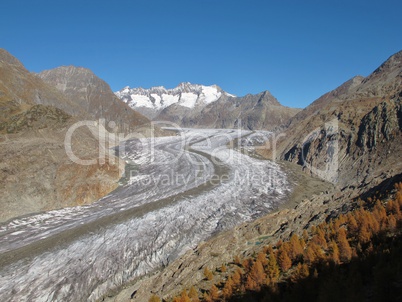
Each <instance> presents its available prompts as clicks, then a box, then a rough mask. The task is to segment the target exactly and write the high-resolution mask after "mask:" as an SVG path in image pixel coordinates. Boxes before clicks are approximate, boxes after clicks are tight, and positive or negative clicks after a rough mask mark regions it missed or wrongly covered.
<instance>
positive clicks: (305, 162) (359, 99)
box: [262, 52, 402, 188]
mask: <svg viewBox="0 0 402 302" xmlns="http://www.w3.org/2000/svg"><path fill="white" fill-rule="evenodd" d="M401 99H402V52H399V53H397V54H395V55H393V56H392V57H390V58H389V59H388V60H387V61H386V62H385V63H384V64H382V65H381V66H380V67H379V68H378V69H376V70H375V71H374V72H373V73H372V74H371V75H369V76H368V77H366V78H363V77H355V78H353V79H351V80H349V81H347V82H346V83H344V84H343V85H341V86H340V87H338V88H337V89H335V90H333V91H331V92H329V93H327V94H325V95H323V96H322V97H320V98H319V99H318V100H316V101H315V102H313V103H312V104H311V105H310V106H308V107H307V108H306V109H304V110H303V111H301V112H300V113H298V114H297V115H296V116H294V117H293V118H292V119H291V120H290V121H289V123H288V124H287V125H286V126H285V127H284V128H283V129H282V139H280V140H279V143H278V144H277V149H276V157H277V158H279V159H283V160H287V161H291V162H295V163H297V164H299V165H301V166H304V168H305V171H308V172H311V173H312V174H315V175H316V176H320V177H322V178H324V179H327V180H329V181H331V182H333V183H336V184H337V185H338V186H339V187H340V188H344V187H346V186H355V187H357V186H360V187H365V186H370V183H371V180H372V179H373V178H375V177H378V176H379V175H384V176H385V175H386V176H393V175H395V173H400V171H401V170H402V166H401V154H402V129H401V109H400V108H401ZM262 153H263V154H264V155H265V156H268V157H271V156H273V153H272V150H268V149H267V150H264V151H262Z"/></svg>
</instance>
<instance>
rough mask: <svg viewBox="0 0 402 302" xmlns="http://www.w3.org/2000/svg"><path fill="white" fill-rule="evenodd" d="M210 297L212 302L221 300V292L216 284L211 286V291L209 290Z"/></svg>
mask: <svg viewBox="0 0 402 302" xmlns="http://www.w3.org/2000/svg"><path fill="white" fill-rule="evenodd" d="M209 295H210V296H211V299H212V301H214V300H218V299H219V290H218V288H217V287H216V286H215V284H214V285H212V286H211V289H210V290H209Z"/></svg>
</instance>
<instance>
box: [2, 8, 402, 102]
mask: <svg viewBox="0 0 402 302" xmlns="http://www.w3.org/2000/svg"><path fill="white" fill-rule="evenodd" d="M401 11H402V1H400V0H398V1H396V0H395V1H392V0H382V1H371V0H366V1H353V0H351V1H344V0H340V1H323V0H321V1H309V0H306V1H300V0H297V1H290V0H281V1H280V0H275V1H267V0H265V1H263V0H258V1H257V0H247V1H236V0H230V1H229V0H198V1H196V0H186V1H184V0H171V1H168V0H163V1H162V0H158V1H156V0H148V1H146V0H141V1H136V0H133V1H120V0H115V1H110V0H108V1H102V0H99V1H85V0H80V1H76V0H63V1H59V0H52V1H43V0H35V1H32V0H28V1H19V0H4V1H1V3H0V47H1V48H5V49H7V50H8V51H9V52H11V53H12V54H13V55H15V56H16V57H17V58H18V59H20V60H21V61H22V63H23V64H24V65H25V66H26V67H27V69H29V70H30V71H34V72H39V71H41V70H45V69H51V68H55V67H57V66H61V65H76V66H83V67H87V68H90V69H91V70H93V71H94V72H95V73H96V74H97V75H98V76H99V77H101V78H102V79H104V80H105V81H107V82H108V83H109V84H110V86H111V88H112V89H113V90H114V91H115V90H118V89H121V88H123V87H124V86H127V85H129V86H131V87H139V86H141V87H144V88H149V87H151V86H159V85H163V86H165V87H167V88H173V87H175V86H176V85H177V84H179V83H180V82H192V83H199V84H206V85H209V84H217V85H219V86H221V87H222V88H223V89H224V90H226V91H228V92H230V93H233V94H236V95H239V96H241V95H244V94H247V93H258V92H261V91H264V90H269V91H270V92H271V93H272V94H273V95H274V96H276V97H277V98H278V100H279V101H280V102H281V103H282V104H284V105H287V106H293V107H305V106H307V105H308V104H309V103H311V102H312V101H314V100H315V99H316V98H318V97H319V96H320V95H322V94H324V93H325V92H327V91H329V90H332V89H334V88H336V87H337V86H338V85H340V84H341V83H343V82H344V81H346V80H348V79H349V78H351V77H353V76H354V75H358V74H360V75H363V76H367V75H368V74H370V73H371V72H372V71H373V70H374V69H375V68H377V67H378V66H379V65H380V64H381V63H382V62H383V61H385V60H386V59H387V58H388V57H389V56H390V55H392V54H394V53H395V52H397V51H399V50H401V49H402V39H401V37H402V22H401V16H400V13H401Z"/></svg>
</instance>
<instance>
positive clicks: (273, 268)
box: [266, 251, 280, 283]
mask: <svg viewBox="0 0 402 302" xmlns="http://www.w3.org/2000/svg"><path fill="white" fill-rule="evenodd" d="M266 272H267V277H268V279H269V281H270V282H271V283H276V282H278V279H279V274H280V272H279V266H278V262H277V261H276V257H275V254H274V252H273V251H272V252H271V253H270V254H269V258H268V264H267V268H266Z"/></svg>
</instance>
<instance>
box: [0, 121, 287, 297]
mask: <svg viewBox="0 0 402 302" xmlns="http://www.w3.org/2000/svg"><path fill="white" fill-rule="evenodd" d="M255 134H256V132H251V131H244V130H223V129H217V130H209V129H182V131H181V132H180V133H179V135H177V136H172V137H162V138H152V139H137V140H129V141H126V142H124V143H122V144H121V145H120V146H119V148H118V150H119V156H120V157H121V158H123V159H124V160H125V161H126V162H127V167H129V169H126V172H128V173H126V175H125V177H124V178H122V183H121V186H120V187H119V188H118V189H117V190H115V191H114V192H112V193H110V194H109V195H108V196H106V197H104V198H102V199H100V200H99V201H97V202H95V203H94V204H92V205H87V206H81V207H74V208H66V209H61V210H56V211H49V212H45V213H40V214H35V215H31V216H28V217H22V218H17V219H14V220H12V221H10V222H8V223H5V224H2V225H0V239H1V242H2V244H1V246H0V255H1V259H2V260H0V300H1V301H97V300H98V299H101V298H102V296H104V295H105V294H106V293H107V292H109V291H110V290H113V289H116V288H118V287H119V286H121V285H123V284H124V283H126V282H128V281H130V280H133V279H135V278H138V277H140V276H143V275H144V274H147V273H150V272H152V271H154V270H155V269H159V268H161V267H163V266H164V265H166V264H167V263H169V262H170V261H172V260H173V259H175V258H177V257H178V256H179V255H181V254H182V253H184V252H185V251H187V250H188V249H191V248H195V247H196V245H197V244H198V243H199V242H200V241H202V240H205V239H207V238H208V237H210V236H211V235H212V234H214V233H216V232H218V231H221V230H225V229H228V228H231V227H233V226H235V225H237V224H239V223H242V222H245V221H249V220H252V219H255V218H256V217H258V216H261V215H263V214H265V213H268V212H270V211H272V210H273V209H275V207H276V206H277V205H278V204H279V203H281V202H283V201H284V200H285V198H286V195H287V192H288V191H289V190H290V185H289V183H288V181H287V178H286V174H285V173H284V171H282V170H281V169H280V167H279V166H278V165H277V164H276V163H274V162H271V161H268V160H259V159H256V158H253V157H249V156H247V155H245V154H243V153H241V152H238V151H236V150H235V149H234V148H231V147H230V142H231V141H233V139H236V138H242V137H243V138H244V137H247V136H253V135H254V136H255ZM264 136H265V137H266V136H267V133H264ZM130 167H131V168H130Z"/></svg>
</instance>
